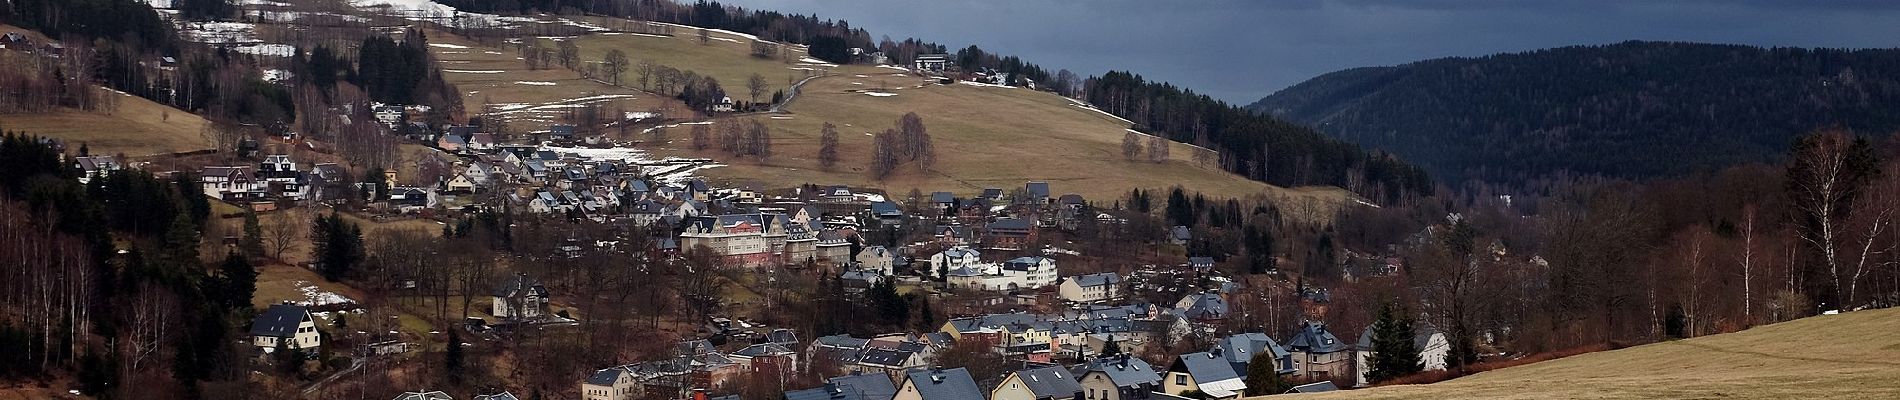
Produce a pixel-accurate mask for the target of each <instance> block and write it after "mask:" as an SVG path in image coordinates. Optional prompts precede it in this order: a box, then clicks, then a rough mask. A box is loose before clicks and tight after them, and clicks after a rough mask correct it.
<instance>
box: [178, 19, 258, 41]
mask: <svg viewBox="0 0 1900 400" xmlns="http://www.w3.org/2000/svg"><path fill="white" fill-rule="evenodd" d="M178 30H179V32H180V33H183V34H184V35H185V38H186V40H190V41H193V42H198V43H249V42H256V41H257V30H256V26H255V25H252V24H250V23H245V22H183V23H180V24H179V26H178Z"/></svg>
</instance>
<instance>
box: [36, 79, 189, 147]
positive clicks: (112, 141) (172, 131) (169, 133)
mask: <svg viewBox="0 0 1900 400" xmlns="http://www.w3.org/2000/svg"><path fill="white" fill-rule="evenodd" d="M100 91H101V93H100V98H101V99H102V100H103V101H109V102H114V103H116V106H115V107H108V108H109V110H100V111H85V110H79V109H71V108H67V109H61V110H59V111H54V112H48V113H30V114H0V129H6V130H12V131H23V132H27V133H31V134H34V135H41V136H50V137H55V138H60V139H63V140H66V141H67V142H68V143H72V144H73V145H74V146H78V144H79V143H85V144H86V145H87V146H88V147H90V148H91V149H92V152H93V154H119V153H124V154H126V155H128V156H134V157H137V156H147V155H153V154H164V153H171V152H180V151H191V150H202V149H209V148H211V147H212V143H211V140H210V138H207V137H205V135H204V134H202V132H203V130H204V125H205V120H204V119H203V118H199V117H198V116H197V115H192V114H191V113H188V112H184V111H181V110H178V109H176V108H171V107H168V106H165V105H162V104H158V103H153V102H152V101H150V100H146V99H142V98H139V97H137V96H131V95H126V94H122V93H117V92H112V91H107V90H104V89H100Z"/></svg>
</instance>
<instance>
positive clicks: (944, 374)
mask: <svg viewBox="0 0 1900 400" xmlns="http://www.w3.org/2000/svg"><path fill="white" fill-rule="evenodd" d="M904 378H905V379H906V380H907V381H908V382H910V384H911V386H914V387H916V388H917V394H918V397H920V398H923V399H924V400H983V390H982V389H978V388H977V386H976V380H974V379H970V370H967V369H963V368H951V369H916V370H912V371H910V372H906V373H905V374H904Z"/></svg>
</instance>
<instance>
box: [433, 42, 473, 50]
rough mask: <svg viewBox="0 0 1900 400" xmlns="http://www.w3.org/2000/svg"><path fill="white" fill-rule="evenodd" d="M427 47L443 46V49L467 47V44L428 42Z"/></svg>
mask: <svg viewBox="0 0 1900 400" xmlns="http://www.w3.org/2000/svg"><path fill="white" fill-rule="evenodd" d="M429 47H440V48H444V49H466V48H468V46H463V45H459V44H450V43H430V44H429Z"/></svg>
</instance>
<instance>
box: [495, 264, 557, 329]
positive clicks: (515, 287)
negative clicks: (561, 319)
mask: <svg viewBox="0 0 1900 400" xmlns="http://www.w3.org/2000/svg"><path fill="white" fill-rule="evenodd" d="M490 308H491V310H489V311H490V312H489V315H494V316H495V317H498V318H503V319H509V320H525V319H536V318H541V317H542V316H545V315H548V289H547V288H546V287H544V286H541V282H536V281H535V280H534V279H533V278H529V277H528V274H525V273H517V274H514V275H511V276H509V277H508V278H506V279H503V280H502V282H501V284H500V285H496V286H495V293H494V298H493V302H492V303H491V307H490Z"/></svg>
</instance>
